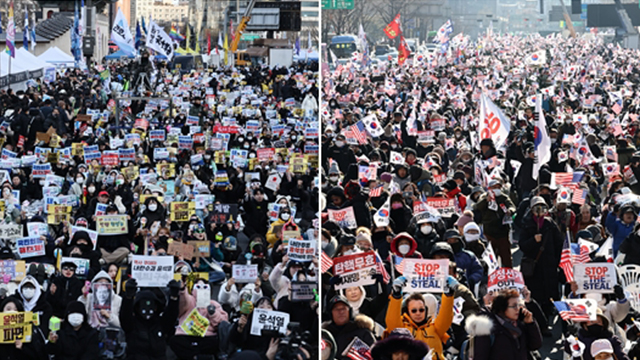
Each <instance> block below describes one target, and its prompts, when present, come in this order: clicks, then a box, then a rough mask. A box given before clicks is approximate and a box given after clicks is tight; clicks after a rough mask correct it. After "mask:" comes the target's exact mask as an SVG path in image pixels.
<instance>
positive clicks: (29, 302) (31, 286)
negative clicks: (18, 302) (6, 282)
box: [16, 275, 53, 338]
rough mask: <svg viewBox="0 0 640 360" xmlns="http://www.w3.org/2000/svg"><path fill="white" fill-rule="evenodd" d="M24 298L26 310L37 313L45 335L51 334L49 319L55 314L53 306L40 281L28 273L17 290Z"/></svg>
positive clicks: (40, 326) (17, 293)
mask: <svg viewBox="0 0 640 360" xmlns="http://www.w3.org/2000/svg"><path fill="white" fill-rule="evenodd" d="M16 295H18V296H19V297H20V298H21V299H22V303H23V305H24V309H25V310H24V311H31V312H33V313H37V314H38V316H39V317H40V325H39V326H38V327H39V328H40V330H41V331H42V333H43V334H44V337H45V338H46V337H48V336H49V319H50V318H51V315H52V314H53V308H52V307H51V305H50V304H49V303H48V302H47V299H46V294H45V293H43V292H42V288H41V286H40V284H39V283H38V281H37V280H36V279H35V278H34V277H33V276H31V275H27V276H25V277H24V279H22V281H21V282H20V285H18V291H17V292H16Z"/></svg>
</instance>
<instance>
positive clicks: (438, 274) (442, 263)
mask: <svg viewBox="0 0 640 360" xmlns="http://www.w3.org/2000/svg"><path fill="white" fill-rule="evenodd" d="M403 261H404V274H403V275H404V276H405V277H406V278H407V284H406V285H405V287H404V291H405V292H407V293H411V292H435V293H441V292H444V289H445V284H446V282H447V277H448V276H449V260H448V259H441V260H425V259H407V258H405V259H404V260H403Z"/></svg>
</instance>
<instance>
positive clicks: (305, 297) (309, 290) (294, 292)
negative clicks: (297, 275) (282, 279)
mask: <svg viewBox="0 0 640 360" xmlns="http://www.w3.org/2000/svg"><path fill="white" fill-rule="evenodd" d="M316 289H317V283H316V282H315V281H292V282H291V301H293V302H297V301H311V300H313V299H314V298H315V297H316V295H315V294H314V293H313V291H314V290H316Z"/></svg>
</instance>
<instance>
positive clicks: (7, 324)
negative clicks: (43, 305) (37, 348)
mask: <svg viewBox="0 0 640 360" xmlns="http://www.w3.org/2000/svg"><path fill="white" fill-rule="evenodd" d="M0 319H2V320H1V321H2V323H0V334H2V335H0V344H12V343H15V342H16V341H17V340H20V341H22V342H23V343H29V342H31V326H32V323H33V313H32V312H30V311H28V312H3V313H0Z"/></svg>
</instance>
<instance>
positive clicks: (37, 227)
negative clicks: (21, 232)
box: [27, 222, 49, 237]
mask: <svg viewBox="0 0 640 360" xmlns="http://www.w3.org/2000/svg"><path fill="white" fill-rule="evenodd" d="M27 233H28V234H29V236H31V237H40V236H42V235H47V234H48V233H49V225H47V224H45V223H41V222H30V223H27Z"/></svg>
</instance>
